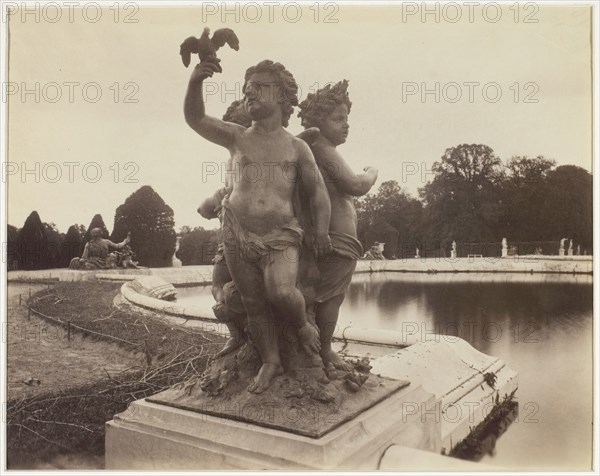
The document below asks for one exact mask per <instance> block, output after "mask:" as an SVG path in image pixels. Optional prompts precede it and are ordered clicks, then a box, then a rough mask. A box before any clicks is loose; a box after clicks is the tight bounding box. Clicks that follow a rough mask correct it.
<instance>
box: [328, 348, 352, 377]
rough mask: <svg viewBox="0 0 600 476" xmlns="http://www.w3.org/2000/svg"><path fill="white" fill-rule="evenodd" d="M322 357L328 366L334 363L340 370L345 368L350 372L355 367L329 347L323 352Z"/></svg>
mask: <svg viewBox="0 0 600 476" xmlns="http://www.w3.org/2000/svg"><path fill="white" fill-rule="evenodd" d="M321 358H322V359H323V363H324V364H325V367H326V368H327V365H328V364H331V365H333V366H334V367H335V368H336V369H338V370H344V371H346V372H350V371H351V370H352V369H353V367H352V365H350V364H349V363H348V362H345V361H344V360H343V359H342V358H341V357H340V356H339V355H337V353H336V352H334V351H333V350H331V349H329V350H328V351H327V352H322V353H321Z"/></svg>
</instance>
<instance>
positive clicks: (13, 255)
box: [6, 225, 19, 271]
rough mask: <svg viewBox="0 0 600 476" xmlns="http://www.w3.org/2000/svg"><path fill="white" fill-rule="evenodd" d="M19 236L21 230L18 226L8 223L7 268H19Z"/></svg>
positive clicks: (9, 269)
mask: <svg viewBox="0 0 600 476" xmlns="http://www.w3.org/2000/svg"><path fill="white" fill-rule="evenodd" d="M18 238H19V230H18V229H17V227H14V226H12V225H7V227H6V263H7V270H8V271H12V270H14V269H19V261H18V259H17V239H18Z"/></svg>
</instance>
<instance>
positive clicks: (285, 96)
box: [242, 60, 298, 127]
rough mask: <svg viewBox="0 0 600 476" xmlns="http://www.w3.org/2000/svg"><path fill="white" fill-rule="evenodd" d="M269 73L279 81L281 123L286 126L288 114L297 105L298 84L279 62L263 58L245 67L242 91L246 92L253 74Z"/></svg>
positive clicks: (288, 120)
mask: <svg viewBox="0 0 600 476" xmlns="http://www.w3.org/2000/svg"><path fill="white" fill-rule="evenodd" d="M256 73H271V74H273V75H274V76H275V77H276V78H277V81H278V82H279V86H280V88H281V95H282V98H281V103H282V104H281V107H282V125H283V127H287V126H288V124H289V122H290V116H291V115H292V113H293V112H294V106H297V105H298V84H296V80H295V79H294V76H292V73H290V72H289V71H288V70H287V69H285V66H283V65H282V64H281V63H274V62H273V61H271V60H264V61H261V62H260V63H258V64H257V65H256V66H252V67H250V68H248V69H247V71H246V76H245V77H244V87H243V88H242V92H243V93H244V94H246V85H247V84H248V80H249V79H250V77H251V76H252V75H253V74H256Z"/></svg>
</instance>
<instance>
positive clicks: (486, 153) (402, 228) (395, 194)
mask: <svg viewBox="0 0 600 476" xmlns="http://www.w3.org/2000/svg"><path fill="white" fill-rule="evenodd" d="M432 173H433V179H432V180H431V181H429V182H428V183H426V184H425V185H424V186H423V187H422V188H420V189H419V196H418V198H416V197H413V196H411V195H410V194H409V193H408V192H407V191H406V190H404V189H403V188H402V187H401V186H400V184H399V183H398V182H397V181H396V180H388V181H384V182H383V183H381V185H380V186H379V188H378V190H377V191H376V192H373V193H370V194H368V195H366V196H364V197H360V198H357V199H356V200H355V204H356V210H357V219H358V237H359V239H360V240H361V242H362V243H363V246H364V247H365V249H368V248H369V247H370V246H371V245H373V244H374V243H375V242H376V241H377V242H380V243H386V246H385V250H384V255H385V256H386V257H387V258H392V257H397V258H401V257H402V258H404V257H412V256H415V253H416V249H417V248H419V251H420V254H421V256H431V255H436V256H440V255H442V256H448V255H449V249H450V246H451V244H452V242H453V241H455V242H456V243H457V244H459V247H463V248H464V249H465V250H471V251H477V252H479V251H481V254H483V255H487V256H490V255H494V256H495V255H499V254H500V248H501V244H500V242H501V240H502V238H507V240H508V241H509V243H511V244H520V245H523V246H522V248H521V249H519V250H518V251H519V254H529V253H533V251H534V249H540V250H541V251H542V252H543V253H544V254H557V252H558V242H559V241H560V240H561V239H562V238H568V239H572V240H573V242H574V243H575V244H576V246H577V245H578V246H579V247H580V249H581V251H582V253H583V252H587V253H588V254H591V251H592V248H593V237H592V229H593V219H592V203H593V200H592V198H593V185H592V175H591V174H590V173H589V172H587V171H586V170H585V169H582V168H580V167H576V166H574V165H563V166H559V167H556V163H555V161H554V160H551V159H547V158H545V157H542V156H538V157H524V156H516V157H512V158H511V159H510V160H508V162H507V163H506V164H504V163H502V161H501V160H500V158H499V157H498V156H497V155H496V154H495V153H494V151H493V150H492V149H491V148H490V147H488V146H486V145H481V144H461V145H458V146H456V147H452V148H449V149H447V150H446V151H445V152H444V154H443V155H442V157H441V158H440V160H439V161H436V162H435V163H434V164H433V166H432ZM174 223H175V222H174V216H173V210H172V209H171V207H169V206H168V205H167V204H166V203H165V202H164V200H163V199H162V198H161V197H160V196H159V195H158V194H157V193H156V192H155V191H154V190H153V189H152V188H151V187H149V186H144V187H141V188H140V189H139V190H137V191H136V192H135V193H133V194H132V195H131V196H129V197H128V198H127V199H126V200H125V202H124V203H123V204H122V205H120V206H119V207H118V208H117V210H116V211H115V217H114V225H113V231H112V233H111V234H109V232H108V229H107V228H106V225H105V223H104V221H103V219H102V216H101V215H99V214H97V215H95V216H94V217H93V218H92V220H91V222H90V224H89V226H88V227H87V228H86V227H85V226H83V225H81V224H74V225H72V226H70V227H69V229H68V230H67V233H66V234H64V233H61V232H60V231H59V230H58V229H57V227H56V225H55V224H54V223H52V222H48V223H45V222H42V220H41V218H40V216H39V215H38V213H37V212H35V211H34V212H32V213H31V214H30V215H29V217H28V218H27V220H26V221H25V223H24V225H23V227H22V228H21V229H17V228H16V227H14V226H11V225H9V226H8V230H7V244H8V246H7V257H8V269H47V268H60V267H68V265H69V262H70V261H71V259H72V258H74V257H76V256H81V253H82V252H83V247H84V246H85V244H86V243H87V242H88V241H89V239H90V231H91V230H92V229H93V228H100V229H101V230H103V235H104V237H105V238H110V239H111V240H112V241H114V242H120V241H122V240H123V239H124V238H125V237H126V236H127V233H128V232H131V244H130V246H131V247H132V250H133V251H134V253H135V255H136V259H137V260H138V261H139V264H140V265H142V266H148V267H162V266H171V264H172V257H173V254H174V252H175V247H176V240H177V235H178V236H179V249H178V251H177V257H178V258H179V259H180V260H181V261H182V264H183V265H184V266H185V265H199V264H210V263H211V262H212V258H213V256H214V254H215V252H216V250H217V246H218V232H217V231H216V230H206V229H204V228H202V227H195V228H191V227H189V226H183V227H181V229H180V231H179V233H178V234H176V232H175V230H174ZM525 245H527V246H525ZM460 249H461V248H459V250H460ZM467 252H468V251H464V253H465V254H466V253H467Z"/></svg>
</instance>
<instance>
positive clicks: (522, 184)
mask: <svg viewBox="0 0 600 476" xmlns="http://www.w3.org/2000/svg"><path fill="white" fill-rule="evenodd" d="M432 172H433V174H434V177H433V179H432V180H431V181H429V182H428V183H426V184H425V185H424V186H423V187H421V188H420V189H419V198H414V197H412V196H411V195H410V194H408V193H406V191H404V190H403V189H402V187H401V186H400V185H399V184H398V182H397V181H395V180H390V181H386V182H383V183H382V184H381V185H380V186H379V189H378V190H377V192H375V193H371V194H369V195H366V196H364V197H361V198H359V199H357V200H356V201H355V203H356V209H357V215H358V234H359V239H360V240H361V241H362V243H363V245H365V246H366V247H369V246H371V245H372V244H373V243H374V242H375V241H379V242H384V243H386V246H385V251H384V254H386V257H392V256H396V257H398V258H400V257H407V256H411V257H412V256H414V255H415V252H416V248H419V249H420V252H421V256H424V253H427V254H436V253H437V254H443V256H448V250H449V249H450V246H451V243H452V242H453V241H455V242H457V243H458V244H461V243H462V244H469V245H470V246H471V248H472V249H478V250H483V251H484V253H482V254H484V255H486V254H487V255H499V253H500V249H501V241H502V238H507V240H508V242H509V243H514V244H516V245H521V246H520V248H521V249H520V250H519V254H529V253H533V252H534V250H535V249H541V250H542V252H543V253H544V254H557V253H558V243H559V242H560V240H561V239H563V238H567V239H572V240H573V242H574V243H575V245H576V246H577V245H579V247H580V250H581V252H582V253H583V252H584V251H586V252H587V253H588V254H591V252H592V248H593V237H592V231H593V219H592V204H593V180H592V175H591V174H590V173H589V172H587V171H586V170H585V169H582V168H581V167H577V166H574V165H563V166H559V167H556V162H555V161H554V160H551V159H547V158H545V157H542V156H538V157H525V156H515V157H512V158H511V159H510V160H508V162H507V163H506V164H504V163H503V162H502V161H501V160H500V158H499V157H498V156H497V155H496V154H495V153H494V151H493V150H492V149H491V148H490V147H488V146H486V145H481V144H461V145H458V146H456V147H452V148H449V149H447V150H446V151H445V153H444V155H443V156H442V157H441V159H440V160H439V161H437V162H435V163H434V164H433V166H432ZM386 240H387V241H386ZM554 248H556V249H554Z"/></svg>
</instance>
